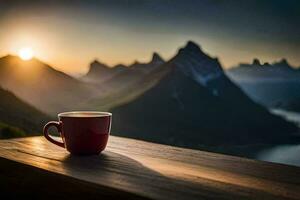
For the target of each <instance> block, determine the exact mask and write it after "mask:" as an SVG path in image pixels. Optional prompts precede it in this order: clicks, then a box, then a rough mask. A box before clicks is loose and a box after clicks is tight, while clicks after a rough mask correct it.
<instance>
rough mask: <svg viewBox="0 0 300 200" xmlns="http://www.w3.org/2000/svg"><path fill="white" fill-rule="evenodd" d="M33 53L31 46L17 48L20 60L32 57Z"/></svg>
mask: <svg viewBox="0 0 300 200" xmlns="http://www.w3.org/2000/svg"><path fill="white" fill-rule="evenodd" d="M33 55H34V53H33V51H32V49H31V48H29V47H24V48H21V49H20V50H19V57H20V58H21V59H22V60H30V59H31V58H32V57H33Z"/></svg>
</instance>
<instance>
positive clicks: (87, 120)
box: [44, 111, 112, 155]
mask: <svg viewBox="0 0 300 200" xmlns="http://www.w3.org/2000/svg"><path fill="white" fill-rule="evenodd" d="M111 117H112V114H111V113H109V112H92V111H75V112H64V113H60V114H58V120H59V121H58V122H57V121H51V122H48V123H47V124H46V125H45V126H44V136H45V137H46V139H47V140H49V141H50V142H52V143H53V144H56V145H58V146H60V147H63V148H66V149H67V150H68V151H69V152H70V153H72V154H81V155H90V154H99V153H100V152H101V151H103V150H104V149H105V147H106V144H107V141H108V136H109V134H110V129H111ZM51 126H54V127H56V129H57V131H58V132H59V133H60V136H61V137H62V140H63V142H60V141H57V140H55V139H53V138H52V137H50V136H49V134H48V129H49V128H50V127H51Z"/></svg>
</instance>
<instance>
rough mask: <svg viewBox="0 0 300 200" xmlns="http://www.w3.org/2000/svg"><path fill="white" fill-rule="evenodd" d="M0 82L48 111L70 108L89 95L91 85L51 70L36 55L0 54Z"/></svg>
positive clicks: (19, 95) (90, 93)
mask: <svg viewBox="0 0 300 200" xmlns="http://www.w3.org/2000/svg"><path fill="white" fill-rule="evenodd" d="M0 86H1V87H3V88H5V89H7V90H9V91H12V92H13V93H14V94H16V95H17V96H18V97H19V98H21V99H22V100H24V101H25V102H29V103H30V104H31V105H34V106H35V107H36V108H38V109H39V110H42V111H44V112H47V113H49V114H57V113H58V112H61V111H66V110H70V109H74V107H76V106H75V105H76V103H78V102H81V101H82V100H83V99H86V98H88V97H91V96H93V94H94V93H95V92H94V91H95V90H94V88H93V87H92V86H90V85H87V84H84V83H82V82H80V81H78V80H77V79H75V78H73V77H71V76H69V75H67V74H65V73H63V72H60V71H57V70H55V69H54V68H52V67H51V66H49V65H47V64H45V63H43V62H41V61H40V60H38V59H35V58H33V59H31V60H29V61H23V60H21V59H20V58H19V57H16V56H11V55H8V56H5V57H2V58H0Z"/></svg>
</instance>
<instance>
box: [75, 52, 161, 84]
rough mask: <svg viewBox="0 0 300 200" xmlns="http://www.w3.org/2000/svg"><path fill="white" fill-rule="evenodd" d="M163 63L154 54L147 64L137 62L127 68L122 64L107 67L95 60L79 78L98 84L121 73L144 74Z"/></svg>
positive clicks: (158, 56)
mask: <svg viewBox="0 0 300 200" xmlns="http://www.w3.org/2000/svg"><path fill="white" fill-rule="evenodd" d="M163 63H164V60H163V59H162V58H161V56H160V55H159V54H158V53H156V52H154V53H153V55H152V59H151V60H150V61H149V62H147V63H140V62H138V61H135V62H134V63H133V64H131V65H129V66H126V65H123V64H118V65H115V66H109V65H106V64H103V63H101V62H99V61H98V60H95V61H93V62H92V63H91V64H90V69H89V71H88V73H87V74H86V75H84V76H83V77H82V78H81V80H84V81H88V82H94V83H98V84H100V83H103V82H105V81H108V80H110V79H112V78H113V77H114V76H118V75H120V74H122V73H133V74H134V73H141V74H144V73H147V72H149V71H151V70H152V69H153V68H155V67H157V66H159V65H161V64H163Z"/></svg>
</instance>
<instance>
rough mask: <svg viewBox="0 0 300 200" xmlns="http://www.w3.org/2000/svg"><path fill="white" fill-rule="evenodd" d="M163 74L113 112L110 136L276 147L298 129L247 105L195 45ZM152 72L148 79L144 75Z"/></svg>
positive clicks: (190, 44)
mask: <svg viewBox="0 0 300 200" xmlns="http://www.w3.org/2000/svg"><path fill="white" fill-rule="evenodd" d="M160 70H161V71H164V75H163V76H162V77H161V78H160V80H159V81H158V82H157V83H156V84H154V85H153V86H152V87H151V88H149V89H148V90H147V91H145V92H144V93H143V94H142V95H140V96H138V97H137V98H136V99H134V100H132V101H130V102H128V103H126V104H123V105H120V106H117V107H115V108H113V109H112V112H113V114H114V126H113V133H115V134H117V135H120V136H127V137H133V138H139V139H144V140H149V141H154V142H158V143H165V144H171V145H177V146H184V147H189V148H201V145H203V144H206V145H216V144H246V143H276V142H282V141H286V140H289V139H288V138H289V136H290V135H288V134H291V133H293V132H295V131H297V127H296V126H295V125H293V124H291V123H288V122H286V121H285V120H283V119H282V118H280V117H278V116H274V115H272V114H270V113H269V112H268V111H267V110H266V109H264V108H263V107H262V106H260V105H258V104H256V103H254V102H253V101H251V100H250V99H249V98H248V97H247V96H246V95H245V94H244V93H243V92H242V90H240V89H239V88H238V87H237V86H236V85H235V84H234V83H232V82H231V81H230V80H229V79H228V78H227V76H226V74H224V72H223V70H222V67H221V65H220V63H219V62H218V59H216V58H211V57H210V56H208V55H207V54H205V53H204V52H203V51H202V50H201V48H200V47H199V46H198V45H197V44H196V43H194V42H192V41H189V42H188V43H187V45H186V46H185V47H184V48H181V49H180V50H179V51H178V53H177V54H176V55H175V56H174V57H173V58H172V59H171V60H169V61H168V62H166V63H165V64H163V65H162V66H160V67H159V68H157V72H155V73H159V71H160ZM150 75H151V73H150V74H149V76H150Z"/></svg>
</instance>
